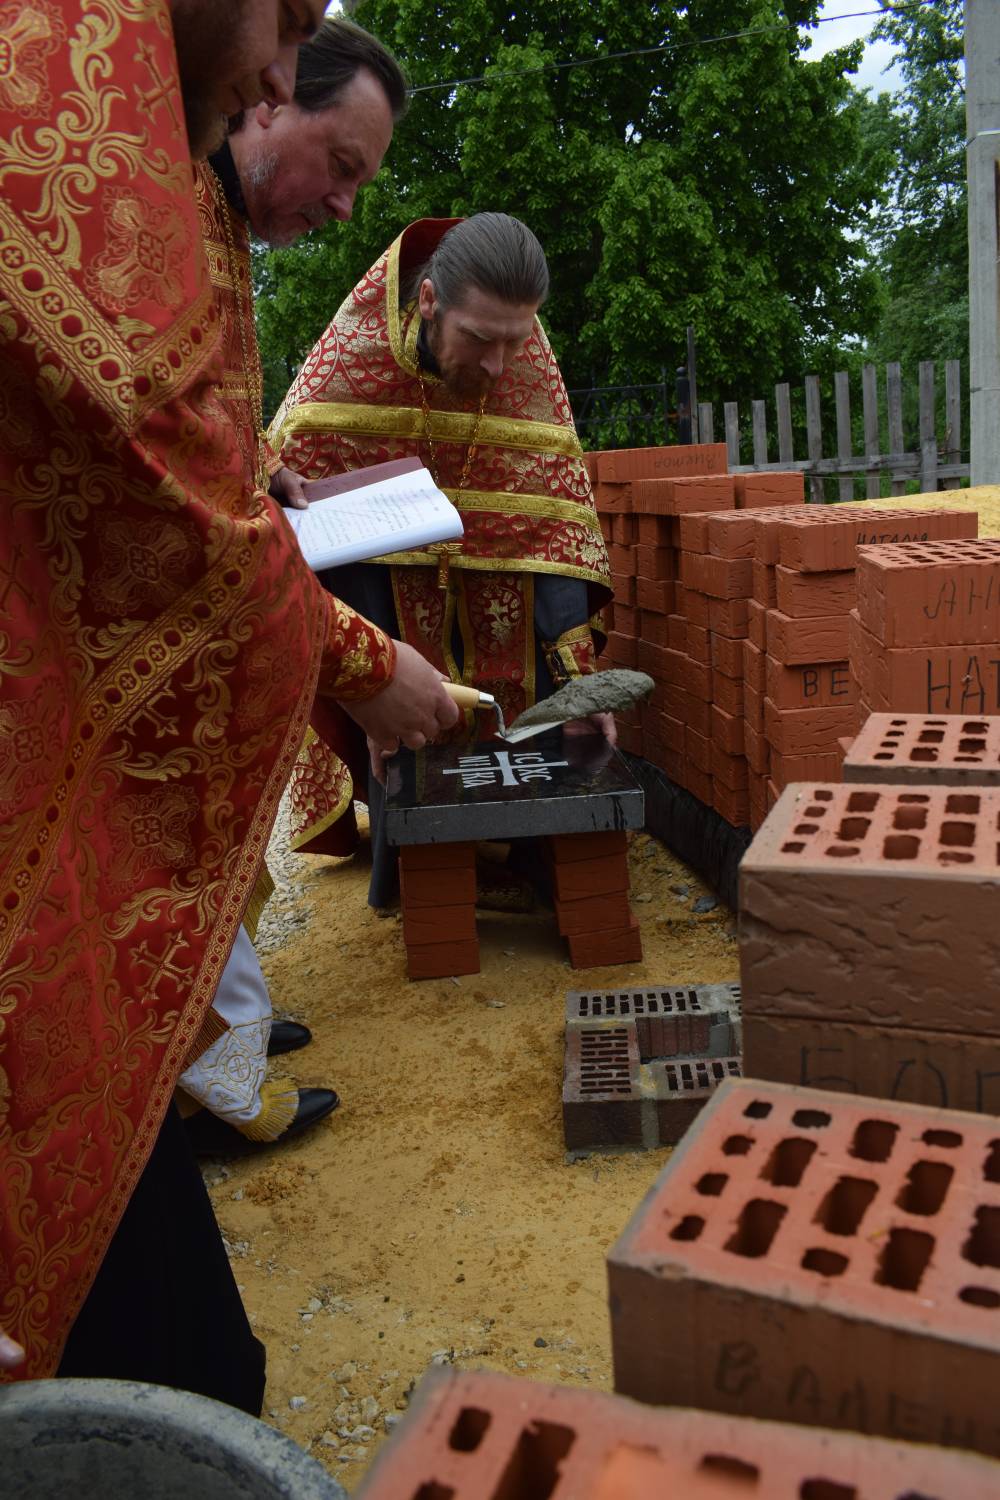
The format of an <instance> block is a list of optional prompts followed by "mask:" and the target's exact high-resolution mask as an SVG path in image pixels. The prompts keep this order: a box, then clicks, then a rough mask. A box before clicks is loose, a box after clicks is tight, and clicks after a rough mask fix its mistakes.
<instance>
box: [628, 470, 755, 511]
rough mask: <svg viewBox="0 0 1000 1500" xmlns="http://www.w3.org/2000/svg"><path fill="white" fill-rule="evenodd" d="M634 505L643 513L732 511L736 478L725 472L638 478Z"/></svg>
mask: <svg viewBox="0 0 1000 1500" xmlns="http://www.w3.org/2000/svg"><path fill="white" fill-rule="evenodd" d="M632 505H633V508H634V509H635V510H636V511H638V512H640V513H642V514H645V515H658V516H683V515H689V514H691V512H692V511H709V510H727V509H728V510H732V508H733V481H732V479H731V478H729V477H728V476H727V475H725V474H711V475H708V474H706V475H702V476H699V477H698V478H690V479H636V480H635V481H634V482H633V485H632Z"/></svg>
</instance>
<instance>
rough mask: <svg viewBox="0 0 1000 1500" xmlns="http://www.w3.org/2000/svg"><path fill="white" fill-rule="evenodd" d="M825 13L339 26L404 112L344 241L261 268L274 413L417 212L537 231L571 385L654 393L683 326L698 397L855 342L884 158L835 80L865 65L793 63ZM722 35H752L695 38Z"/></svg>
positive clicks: (382, 17)
mask: <svg viewBox="0 0 1000 1500" xmlns="http://www.w3.org/2000/svg"><path fill="white" fill-rule="evenodd" d="M818 8H819V0H688V3H683V0H673V3H671V0H667V3H660V4H651V5H621V4H619V3H616V0H528V3H523V4H515V5H511V4H509V3H506V4H501V3H499V0H437V3H427V0H362V3H360V4H359V5H358V6H357V8H356V10H355V11H354V14H355V16H356V18H357V20H358V21H359V22H361V24H363V25H365V26H367V27H369V28H370V29H371V30H372V31H374V32H376V33H377V34H378V35H379V36H380V37H382V38H383V39H384V40H385V41H386V42H387V43H388V44H389V45H390V46H391V47H392V48H393V49H394V50H395V52H396V53H397V55H398V56H399V57H400V59H401V60H402V61H403V62H404V64H405V65H406V67H407V68H408V71H409V73H410V76H411V79H412V82H413V84H414V85H415V86H416V92H415V94H414V99H413V105H412V108H411V111H410V114H409V115H408V117H407V119H406V120H405V121H404V122H403V123H402V124H401V125H400V126H399V127H398V129H397V132H396V138H395V141H394V144H393V146H392V149H391V152H390V156H389V159H388V165H387V170H386V171H384V172H383V173H382V174H381V175H380V177H379V178H378V179H377V181H376V183H375V184H373V186H372V187H370V188H369V189H367V190H366V191H365V192H363V193H362V194H361V195H360V196H359V199H358V204H357V209H356V213H355V217H354V219H353V221H352V222H351V223H350V224H349V225H330V226H328V227H327V229H326V230H324V231H323V232H322V233H321V234H319V235H316V236H313V237H312V242H310V243H304V244H301V245H299V246H296V247H294V248H292V249H290V250H286V251H279V252H273V253H270V254H262V255H261V256H260V257H259V261H258V282H259V286H260V290H261V298H260V307H259V311H260V322H261V335H262V346H263V348H264V351H265V359H266V371H267V379H268V386H267V394H268V404H269V405H270V406H271V407H272V408H273V405H274V404H275V403H276V401H277V400H278V399H280V396H281V394H282V393H283V391H284V388H285V386H286V385H287V382H288V376H289V373H290V372H291V370H292V369H293V368H294V366H295V365H296V364H297V362H298V361H299V360H300V359H301V358H302V356H303V354H304V353H305V352H306V351H307V350H308V348H309V347H310V345H311V344H312V342H313V341H314V340H315V338H316V337H317V335H318V334H319V333H320V332H321V331H322V329H323V328H324V327H325V326H326V324H327V322H328V321H329V319H330V317H331V316H332V314H333V312H334V311H335V309H336V307H337V306H338V304H339V303H340V301H341V300H342V298H343V297H344V296H345V295H346V294H347V292H348V291H349V289H350V288H351V286H352V285H353V284H354V283H355V282H356V280H357V279H358V277H359V275H360V274H361V273H362V271H363V270H364V269H365V267H366V266H368V265H369V264H370V263H371V262H372V261H373V260H374V259H375V258H376V257H377V255H378V254H379V253H380V252H381V251H382V250H383V249H384V247H385V246H386V245H387V244H388V243H389V241H390V240H391V239H392V238H393V236H394V235H395V234H396V233H398V231H399V230H400V229H402V228H403V227H404V226H405V225H406V224H407V223H409V222H410V221H411V220H413V219H416V218H419V217H421V216H422V215H434V216H449V215H452V214H469V213H475V212H478V211H482V210H485V209H503V210H506V211H508V212H511V213H514V214H516V215H518V216H519V217H521V218H523V219H524V220H525V221H526V222H527V223H529V224H530V225H531V227H532V228H533V229H534V230H535V231H536V233H537V234H538V236H539V238H540V239H541V241H542V243H543V244H544V246H545V248H546V252H547V254H548V257H549V262H550V266H551V269H552V273H553V274H552V295H551V298H550V301H549V304H548V307H547V309H546V313H545V320H546V323H547V326H548V328H549V331H550V333H551V336H552V339H553V343H554V345H555V347H556V350H557V352H558V354H559V357H560V360H561V362H562V365H563V369H564V372H565V374H566V377H567V382H568V383H569V384H570V385H571V386H574V385H576V386H586V385H590V384H592V383H598V384H600V383H604V382H608V381H627V382H638V381H642V380H657V379H659V378H660V373H661V369H662V368H663V367H664V366H666V367H669V368H672V367H674V366H676V365H677V364H679V363H681V362H682V361H683V354H684V335H685V328H686V326H687V325H688V324H689V323H691V324H693V325H694V326H695V328H696V330H697V336H698V348H699V382H700V387H701V391H702V394H703V395H706V396H707V395H713V394H714V395H716V396H722V395H725V396H727V397H730V396H737V397H739V396H743V397H746V396H748V395H751V394H754V395H756V394H759V392H760V390H761V389H762V388H763V387H764V386H766V384H767V383H768V382H769V381H773V380H775V379H793V380H794V379H795V378H796V376H797V375H798V374H801V373H803V372H804V370H805V369H806V368H807V364H806V363H805V361H806V359H807V356H808V353H809V351H810V350H811V349H814V348H816V347H817V346H820V345H823V346H831V345H835V344H837V343H838V342H840V341H841V340H842V339H844V338H849V337H855V338H858V337H862V336H864V335H866V334H868V333H869V332H870V331H871V330H872V328H873V326H874V320H875V316H876V312H877V308H878V298H877V278H876V276H875V274H874V273H873V271H872V269H871V268H870V266H869V265H868V264H867V261H866V254H865V249H866V247H865V244H864V240H863V238H861V237H860V236H859V235H858V230H859V229H860V228H861V226H863V225H864V224H865V223H867V222H868V216H869V214H870V212H871V210H872V208H873V207H874V205H875V204H876V203H877V202H878V200H879V194H880V191H881V187H882V177H881V173H880V170H879V167H878V162H879V152H878V151H877V150H875V149H873V148H872V146H871V140H870V132H869V133H868V135H867V136H866V125H867V123H868V117H869V115H870V109H871V107H870V104H869V102H868V101H866V100H865V99H864V97H863V96H861V95H858V94H857V93H856V92H855V91H854V90H852V88H851V86H850V84H849V82H848V81H847V78H846V76H845V74H846V72H848V71H849V70H851V69H852V68H853V67H856V65H857V62H858V60H859V57H860V47H859V46H857V45H855V46H854V47H853V48H846V49H843V50H842V51H840V52H833V53H829V54H828V55H827V56H826V57H824V58H822V59H820V60H819V61H816V62H810V61H808V60H807V55H808V54H807V52H806V50H805V47H804V43H803V41H802V37H801V34H800V31H799V27H800V26H808V25H809V24H810V23H811V22H813V21H814V20H815V18H816V14H817V11H818ZM735 32H747V33H750V34H748V35H741V36H737V37H734V38H732V39H731V40H721V41H711V40H710V39H712V38H718V37H721V36H723V35H726V34H730V33H735ZM664 48H666V50H662V49H664ZM643 49H647V50H645V51H644V50H643ZM616 53H629V54H638V55H630V56H623V57H615V56H614V54H616ZM590 58H598V59H600V60H599V61H596V62H595V63H593V64H592V65H590V66H582V67H575V66H565V64H566V63H567V62H568V61H570V60H572V59H590ZM465 79H468V80H470V81H469V82H456V83H454V85H453V86H452V87H448V88H437V87H432V86H433V85H437V84H440V83H447V82H450V81H452V80H465Z"/></svg>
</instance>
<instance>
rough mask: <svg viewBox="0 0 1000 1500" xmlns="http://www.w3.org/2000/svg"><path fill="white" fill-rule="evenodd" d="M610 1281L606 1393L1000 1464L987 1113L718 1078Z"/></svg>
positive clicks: (996, 1277) (640, 1213)
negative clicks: (858, 1432)
mask: <svg viewBox="0 0 1000 1500" xmlns="http://www.w3.org/2000/svg"><path fill="white" fill-rule="evenodd" d="M608 1276H609V1284H610V1295H611V1331H612V1344H613V1352H614V1371H615V1389H616V1390H617V1391H619V1392H620V1393H621V1394H623V1395H628V1396H632V1397H636V1398H638V1399H639V1400H642V1401H647V1402H650V1403H652V1404H655V1405H657V1406H660V1405H664V1406H681V1407H685V1406H697V1407H705V1408H708V1409H712V1410H715V1411H722V1412H729V1413H733V1414H739V1415H741V1416H753V1417H759V1418H763V1419H766V1420H778V1421H793V1422H802V1423H805V1424H816V1425H820V1426H823V1427H831V1428H861V1429H863V1430H864V1431H866V1432H870V1433H874V1434H878V1435H881V1436H884V1437H890V1438H906V1439H910V1440H916V1441H918V1442H922V1443H940V1444H943V1445H946V1446H952V1447H956V1448H967V1449H974V1450H978V1451H979V1452H982V1453H986V1454H989V1455H992V1456H996V1455H997V1454H998V1453H1000V1426H998V1424H997V1421H996V1403H995V1392H996V1388H997V1381H998V1380H1000V1323H998V1322H997V1321H996V1320H997V1318H998V1316H1000V1142H998V1140H997V1122H996V1121H995V1120H990V1119H985V1118H983V1117H981V1116H975V1115H966V1114H961V1113H959V1112H957V1111H944V1110H933V1109H926V1108H922V1107H918V1106H913V1105H906V1104H889V1103H886V1102H885V1101H883V1100H876V1099H865V1098H860V1099H855V1098H850V1097H848V1096H846V1095H843V1094H830V1093H824V1092H822V1091H819V1090H813V1089H809V1090H805V1089H797V1088H796V1089H792V1088H784V1087H781V1086H780V1085H776V1084H767V1083H760V1082H758V1081H757V1080H755V1079H746V1080H743V1081H738V1082H733V1083H727V1084H724V1085H723V1086H722V1088H720V1089H719V1090H718V1092H717V1093H716V1095H715V1097H714V1098H713V1099H712V1100H711V1101H710V1103H709V1104H708V1105H707V1106H706V1107H705V1109H704V1110H703V1111H702V1113H701V1115H700V1116H699V1118H698V1119H697V1121H696V1122H695V1124H694V1125H693V1127H692V1128H691V1130H690V1131H689V1132H688V1134H687V1136H686V1137H685V1139H684V1141H683V1142H682V1143H681V1145H680V1147H679V1148H678V1150H677V1151H675V1152H674V1153H673V1155H672V1157H671V1159H670V1161H669V1162H668V1163H667V1166H666V1167H665V1168H664V1170H663V1172H662V1173H661V1174H660V1176H659V1178H658V1179H657V1182H656V1183H655V1185H654V1186H653V1188H652V1190H651V1191H650V1192H649V1193H648V1194H647V1196H646V1198H645V1199H644V1201H643V1203H642V1204H641V1206H640V1207H639V1209H638V1210H637V1212H636V1213H635V1214H634V1216H633V1218H632V1220H631V1222H630V1224H629V1226H628V1228H627V1229H626V1230H625V1233H624V1234H623V1236H622V1238H621V1239H620V1240H619V1241H618V1243H617V1244H616V1245H615V1246H614V1248H613V1249H612V1250H611V1252H610V1255H609V1257H608ZM916 1490H917V1493H919V1494H928V1493H931V1494H933V1493H935V1490H934V1488H933V1487H932V1486H931V1487H928V1485H927V1484H926V1482H925V1480H924V1477H923V1476H921V1477H920V1480H919V1481H918V1483H917V1486H916ZM871 1492H872V1493H873V1494H878V1493H887V1494H892V1493H894V1492H893V1490H891V1489H889V1490H886V1491H884V1492H883V1491H881V1490H879V1489H878V1488H877V1487H876V1488H874V1489H873V1490H872V1491H871ZM765 1493H767V1494H770V1493H771V1492H770V1491H769V1490H762V1491H761V1494H762V1495H763V1494H765ZM799 1493H800V1495H805V1494H813V1493H815V1494H817V1495H819V1494H823V1495H827V1494H829V1495H831V1496H832V1495H835V1494H845V1495H849V1494H855V1495H859V1494H863V1493H868V1491H867V1490H861V1489H847V1490H843V1491H840V1490H838V1489H837V1488H836V1487H831V1488H829V1489H827V1488H826V1487H822V1488H819V1489H816V1490H815V1491H814V1490H812V1489H811V1488H809V1487H808V1486H807V1487H804V1488H803V1489H801V1490H800V1491H799ZM911 1493H912V1492H911ZM944 1493H947V1491H945V1492H944Z"/></svg>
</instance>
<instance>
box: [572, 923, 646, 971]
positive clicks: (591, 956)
mask: <svg viewBox="0 0 1000 1500" xmlns="http://www.w3.org/2000/svg"><path fill="white" fill-rule="evenodd" d="M569 961H570V964H571V966H572V967H573V968H574V969H600V968H604V967H606V966H610V965H611V964H637V963H641V962H642V935H641V933H640V931H639V924H638V922H637V921H636V919H635V917H633V916H632V915H631V914H630V915H629V921H628V925H627V926H625V927H621V928H618V929H606V930H603V929H602V930H598V931H587V932H581V933H577V934H572V935H571V936H570V938H569Z"/></svg>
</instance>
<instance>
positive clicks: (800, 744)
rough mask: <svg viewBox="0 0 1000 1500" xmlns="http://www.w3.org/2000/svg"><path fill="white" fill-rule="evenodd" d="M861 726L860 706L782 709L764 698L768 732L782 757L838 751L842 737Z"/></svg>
mask: <svg viewBox="0 0 1000 1500" xmlns="http://www.w3.org/2000/svg"><path fill="white" fill-rule="evenodd" d="M857 725H858V712H857V706H856V704H853V703H844V704H837V705H836V706H835V707H833V708H779V707H778V706H777V704H775V703H772V701H771V699H770V698H765V699H764V733H765V734H766V735H767V738H768V740H769V741H770V744H771V748H772V749H773V750H777V751H779V752H780V753H781V754H782V755H817V754H824V753H826V752H831V751H834V750H835V749H836V743H837V739H838V738H839V736H840V735H842V734H853V733H854V731H855V729H856V728H857Z"/></svg>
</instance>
